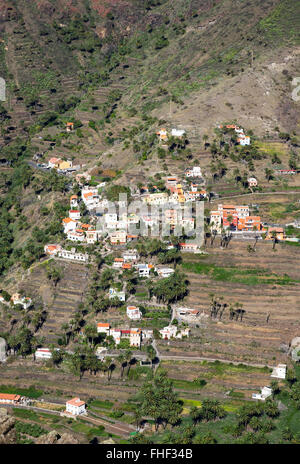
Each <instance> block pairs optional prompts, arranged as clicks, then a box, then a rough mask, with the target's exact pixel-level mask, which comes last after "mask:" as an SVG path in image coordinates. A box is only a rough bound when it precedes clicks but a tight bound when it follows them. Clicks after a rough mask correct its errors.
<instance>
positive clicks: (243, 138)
mask: <svg viewBox="0 0 300 464" xmlns="http://www.w3.org/2000/svg"><path fill="white" fill-rule="evenodd" d="M237 141H238V143H239V144H240V145H242V146H243V147H245V146H246V145H250V137H249V135H244V136H243V135H241V136H240V137H239V138H238V139H237Z"/></svg>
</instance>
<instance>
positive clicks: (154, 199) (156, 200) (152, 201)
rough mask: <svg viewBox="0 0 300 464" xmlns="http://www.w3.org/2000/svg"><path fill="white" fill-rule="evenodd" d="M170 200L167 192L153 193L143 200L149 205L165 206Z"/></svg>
mask: <svg viewBox="0 0 300 464" xmlns="http://www.w3.org/2000/svg"><path fill="white" fill-rule="evenodd" d="M168 200H169V196H168V194H167V193H165V192H162V193H151V194H150V195H146V196H145V197H143V198H142V201H143V202H144V203H147V204H148V205H163V204H165V203H167V202H168Z"/></svg>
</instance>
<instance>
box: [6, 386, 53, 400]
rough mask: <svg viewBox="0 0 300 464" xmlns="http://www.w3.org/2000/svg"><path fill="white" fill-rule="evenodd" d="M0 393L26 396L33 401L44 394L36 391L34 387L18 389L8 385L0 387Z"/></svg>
mask: <svg viewBox="0 0 300 464" xmlns="http://www.w3.org/2000/svg"><path fill="white" fill-rule="evenodd" d="M0 392H1V393H11V394H15V395H21V396H27V397H28V398H34V399H37V398H40V397H41V396H42V395H43V394H44V392H43V391H42V390H36V388H35V387H34V386H33V387H29V388H19V387H12V386H10V385H0Z"/></svg>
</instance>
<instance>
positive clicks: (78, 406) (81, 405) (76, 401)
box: [66, 398, 86, 416]
mask: <svg viewBox="0 0 300 464" xmlns="http://www.w3.org/2000/svg"><path fill="white" fill-rule="evenodd" d="M66 412H67V413H68V414H71V415H72V416H82V415H84V414H86V404H85V402H84V401H81V400H80V398H72V399H71V400H69V401H67V402H66Z"/></svg>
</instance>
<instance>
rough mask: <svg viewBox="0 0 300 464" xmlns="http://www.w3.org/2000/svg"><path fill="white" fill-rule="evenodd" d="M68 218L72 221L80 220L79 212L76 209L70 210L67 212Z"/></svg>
mask: <svg viewBox="0 0 300 464" xmlns="http://www.w3.org/2000/svg"><path fill="white" fill-rule="evenodd" d="M69 217H70V218H71V219H73V220H74V221H76V220H78V219H80V211H79V210H78V209H71V210H70V211H69Z"/></svg>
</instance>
